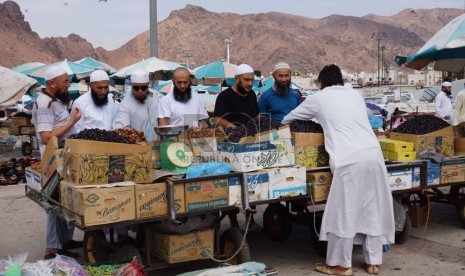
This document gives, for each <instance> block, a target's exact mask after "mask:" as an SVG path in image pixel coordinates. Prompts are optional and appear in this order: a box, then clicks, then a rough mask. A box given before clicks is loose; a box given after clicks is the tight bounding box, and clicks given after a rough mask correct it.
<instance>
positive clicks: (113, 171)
mask: <svg viewBox="0 0 465 276" xmlns="http://www.w3.org/2000/svg"><path fill="white" fill-rule="evenodd" d="M63 152H64V155H63V178H64V179H65V180H67V181H69V182H71V183H74V184H75V185H93V184H106V183H118V182H124V181H133V182H135V183H150V182H152V181H153V161H152V147H151V146H150V145H148V144H137V145H135V144H120V143H108V142H98V141H88V140H78V139H67V140H66V142H65V148H64V151H63Z"/></svg>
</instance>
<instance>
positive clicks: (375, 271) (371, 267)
mask: <svg viewBox="0 0 465 276" xmlns="http://www.w3.org/2000/svg"><path fill="white" fill-rule="evenodd" d="M365 270H366V271H367V273H368V274H374V275H377V274H378V273H379V267H378V266H377V265H371V264H365Z"/></svg>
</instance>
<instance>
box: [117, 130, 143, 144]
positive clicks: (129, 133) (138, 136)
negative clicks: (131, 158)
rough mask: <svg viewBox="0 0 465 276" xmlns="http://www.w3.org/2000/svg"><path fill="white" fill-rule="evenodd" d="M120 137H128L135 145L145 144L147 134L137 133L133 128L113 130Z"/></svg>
mask: <svg viewBox="0 0 465 276" xmlns="http://www.w3.org/2000/svg"><path fill="white" fill-rule="evenodd" d="M113 131H114V132H116V133H117V134H118V135H119V136H122V137H126V138H128V139H129V140H131V141H132V142H133V143H134V144H137V143H142V142H145V141H146V140H145V134H144V133H143V132H142V131H137V130H135V129H132V128H119V129H115V130H113Z"/></svg>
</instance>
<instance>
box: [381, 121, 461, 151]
mask: <svg viewBox="0 0 465 276" xmlns="http://www.w3.org/2000/svg"><path fill="white" fill-rule="evenodd" d="M390 138H391V139H393V140H400V141H406V142H411V143H413V144H414V151H416V152H422V151H423V150H425V149H427V148H429V147H432V148H435V149H436V152H438V153H441V154H443V155H449V156H450V155H454V129H453V128H452V126H448V127H445V128H443V129H440V130H438V131H434V132H431V133H427V134H423V135H413V134H405V133H397V132H391V134H390Z"/></svg>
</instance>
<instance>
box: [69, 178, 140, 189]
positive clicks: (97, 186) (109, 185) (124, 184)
mask: <svg viewBox="0 0 465 276" xmlns="http://www.w3.org/2000/svg"><path fill="white" fill-rule="evenodd" d="M61 182H62V183H66V184H68V185H73V186H75V188H76V189H82V190H84V189H93V188H113V187H130V186H134V185H136V183H134V182H132V181H126V182H117V183H111V184H96V185H86V186H77V185H74V184H72V183H71V182H68V181H66V180H63V181H61Z"/></svg>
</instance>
